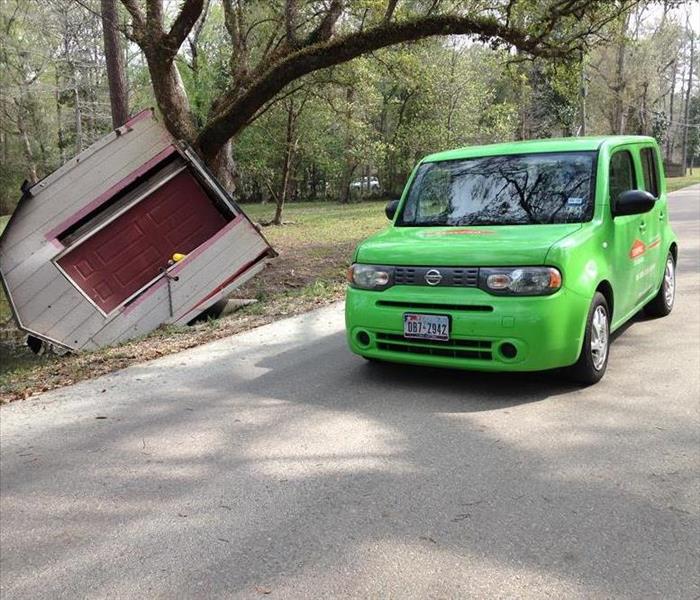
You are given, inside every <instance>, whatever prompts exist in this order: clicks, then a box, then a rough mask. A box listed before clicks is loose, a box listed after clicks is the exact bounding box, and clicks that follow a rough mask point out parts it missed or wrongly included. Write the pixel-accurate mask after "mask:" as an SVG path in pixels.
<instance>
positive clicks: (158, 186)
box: [0, 110, 274, 350]
mask: <svg viewBox="0 0 700 600" xmlns="http://www.w3.org/2000/svg"><path fill="white" fill-rule="evenodd" d="M23 191H24V195H23V196H22V199H21V200H20V202H19V205H18V206H17V209H16V211H15V212H14V214H13V215H12V217H11V219H10V221H9V223H8V224H7V227H6V229H5V231H4V232H3V235H2V237H0V276H1V279H2V282H3V285H4V287H5V290H6V292H7V295H8V298H9V299H10V304H11V306H12V310H13V313H14V316H15V319H16V321H17V323H18V325H19V326H20V328H22V329H24V330H25V331H27V332H28V333H30V334H32V335H34V336H36V337H38V338H40V339H42V340H45V341H47V342H50V343H53V344H58V345H60V346H63V347H66V348H70V349H72V350H82V349H93V348H98V347H101V346H105V345H111V344H115V343H119V342H122V341H124V340H127V339H130V338H133V337H137V336H140V335H144V334H145V333H148V332H149V331H151V330H153V329H155V328H156V327H158V326H159V325H161V324H164V323H175V324H180V323H187V322H188V321H190V320H191V319H193V318H194V317H195V316H197V315H198V314H200V313H201V312H203V311H204V310H206V309H207V308H208V307H209V306H211V305H212V304H214V303H215V302H217V301H219V300H221V299H222V298H224V297H226V296H227V295H228V294H230V293H231V292H232V291H233V290H234V289H235V288H237V287H238V286H240V285H242V284H243V283H244V282H245V281H247V280H248V279H249V278H250V277H252V276H253V275H255V274H256V273H257V272H259V271H260V270H261V269H262V268H263V267H264V265H265V261H266V259H267V258H268V257H271V256H274V251H273V250H272V248H271V247H270V246H269V244H268V243H267V241H266V240H265V239H264V237H263V236H262V235H261V234H260V232H259V231H258V230H257V229H256V227H255V226H254V225H253V224H252V223H251V221H250V220H249V219H248V218H247V217H246V215H245V214H244V213H243V212H242V211H241V210H240V208H239V207H238V206H237V205H236V203H235V202H234V201H233V200H232V198H231V197H230V196H229V195H228V194H227V193H226V192H225V190H224V189H223V188H222V187H221V186H220V185H219V183H218V182H217V181H216V179H214V177H213V176H212V175H211V174H210V173H209V172H208V171H207V170H206V168H205V167H204V166H203V165H202V164H201V162H200V161H199V159H198V158H197V157H196V155H195V154H194V153H193V152H192V151H191V149H189V148H187V147H186V146H184V145H182V144H180V143H178V142H177V141H176V140H174V139H173V138H172V137H171V136H170V134H169V133H168V132H167V130H166V129H165V128H164V127H163V125H162V123H160V122H159V121H158V119H157V118H156V116H155V115H154V113H153V112H152V111H150V110H147V111H144V112H142V113H139V114H138V115H136V116H135V117H133V118H132V119H131V120H130V121H129V122H128V123H126V124H125V125H124V126H123V127H121V128H119V129H117V130H116V131H114V132H112V133H111V134H109V135H107V136H106V137H104V138H103V139H101V140H99V141H97V142H96V143H95V144H93V145H92V146H90V147H89V148H88V149H86V150H85V151H84V152H82V153H81V154H79V155H78V156H76V157H75V158H74V159H73V160H71V161H69V162H68V163H66V164H65V165H63V166H62V167H61V168H60V169H58V170H57V171H55V172H54V173H52V174H51V175H49V176H47V177H46V178H45V179H43V180H41V181H39V182H38V183H36V184H35V185H33V186H31V187H26V188H25V189H24V190H23Z"/></svg>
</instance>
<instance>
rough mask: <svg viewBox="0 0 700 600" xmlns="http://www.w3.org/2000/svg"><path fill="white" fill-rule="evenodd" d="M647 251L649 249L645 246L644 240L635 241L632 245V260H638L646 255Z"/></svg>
mask: <svg viewBox="0 0 700 600" xmlns="http://www.w3.org/2000/svg"><path fill="white" fill-rule="evenodd" d="M646 249H647V247H646V246H645V245H644V242H643V241H642V240H634V244H632V247H631V248H630V258H637V257H638V256H641V255H642V254H644V251H645V250H646Z"/></svg>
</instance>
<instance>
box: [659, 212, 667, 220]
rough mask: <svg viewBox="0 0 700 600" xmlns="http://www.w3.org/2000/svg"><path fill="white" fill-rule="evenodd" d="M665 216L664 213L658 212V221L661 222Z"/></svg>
mask: <svg viewBox="0 0 700 600" xmlns="http://www.w3.org/2000/svg"><path fill="white" fill-rule="evenodd" d="M665 216H666V215H665V214H664V213H662V212H660V213H659V221H663V219H664V217H665Z"/></svg>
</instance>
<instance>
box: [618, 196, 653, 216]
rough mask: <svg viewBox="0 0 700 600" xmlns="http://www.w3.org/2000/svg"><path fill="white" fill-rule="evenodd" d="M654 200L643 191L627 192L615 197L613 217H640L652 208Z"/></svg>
mask: <svg viewBox="0 0 700 600" xmlns="http://www.w3.org/2000/svg"><path fill="white" fill-rule="evenodd" d="M655 202H656V198H654V196H653V195H651V194H650V193H649V192H645V191H644V190H628V191H626V192H622V193H621V194H620V195H619V196H618V197H617V202H615V208H614V211H613V214H614V216H616V217H621V216H623V215H640V214H642V213H645V212H649V211H650V210H651V209H652V208H654V203H655Z"/></svg>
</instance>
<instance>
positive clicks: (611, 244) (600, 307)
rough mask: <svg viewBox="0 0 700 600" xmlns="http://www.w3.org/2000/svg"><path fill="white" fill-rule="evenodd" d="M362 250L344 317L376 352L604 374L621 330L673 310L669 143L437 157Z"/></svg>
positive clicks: (532, 146) (625, 140) (363, 345)
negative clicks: (637, 318) (663, 150)
mask: <svg viewBox="0 0 700 600" xmlns="http://www.w3.org/2000/svg"><path fill="white" fill-rule="evenodd" d="M386 212H387V216H388V217H389V218H390V219H391V221H392V223H391V225H390V226H389V227H388V228H387V229H386V230H384V231H382V232H380V233H378V234H376V235H374V236H372V237H370V238H369V239H367V240H365V241H364V242H363V243H361V244H360V245H359V247H358V248H357V250H356V251H355V254H354V257H353V261H352V263H353V264H352V266H351V267H350V269H349V272H348V282H349V285H348V289H347V295H346V305H345V311H346V312H345V316H346V326H347V339H348V343H349V346H350V349H351V350H352V352H354V353H356V354H359V355H360V356H363V357H365V358H366V359H369V360H376V361H390V362H395V363H406V364H414V365H426V366H433V367H448V368H463V369H475V370H483V371H539V370H545V369H554V368H562V367H564V368H566V371H567V373H568V374H569V375H570V377H572V378H573V379H575V380H576V381H578V382H581V383H583V384H591V383H595V382H597V381H598V380H600V378H601V377H602V376H603V374H604V373H605V370H606V367H607V364H608V356H609V348H610V335H611V333H612V332H614V331H615V330H616V329H618V328H619V327H621V326H622V325H623V324H624V323H625V322H626V321H628V320H629V319H630V318H631V317H632V316H633V315H635V313H637V312H638V311H639V310H640V309H644V310H645V311H646V312H647V313H648V314H650V315H653V316H659V317H660V316H664V315H667V314H669V313H670V312H671V309H672V308H673V303H674V299H675V289H676V285H675V277H676V262H677V259H678V245H677V240H676V236H675V235H674V233H673V231H672V229H671V226H670V225H669V220H668V205H667V200H666V184H665V180H664V176H663V169H662V162H661V156H660V152H659V147H658V145H657V143H656V141H655V140H654V139H653V138H650V137H639V136H611V137H598V138H593V137H588V138H570V139H559V140H553V139H552V140H534V141H527V142H514V143H507V144H494V145H488V146H478V147H470V148H463V149H459V150H452V151H449V152H442V153H439V154H433V155H431V156H428V157H426V158H424V159H423V160H422V161H421V162H420V163H419V164H418V166H417V167H416V168H415V170H414V171H413V173H412V174H411V176H410V178H409V180H408V183H407V185H406V188H405V190H404V192H403V195H402V197H401V199H400V200H397V201H393V202H390V203H389V204H388V205H387V208H386Z"/></svg>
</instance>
